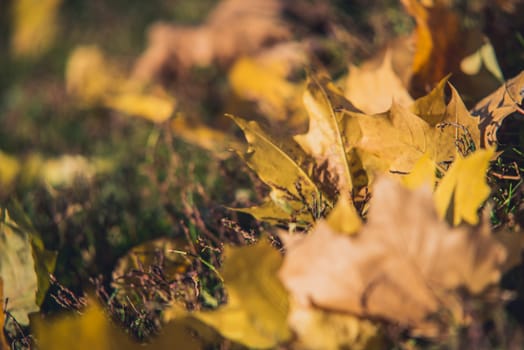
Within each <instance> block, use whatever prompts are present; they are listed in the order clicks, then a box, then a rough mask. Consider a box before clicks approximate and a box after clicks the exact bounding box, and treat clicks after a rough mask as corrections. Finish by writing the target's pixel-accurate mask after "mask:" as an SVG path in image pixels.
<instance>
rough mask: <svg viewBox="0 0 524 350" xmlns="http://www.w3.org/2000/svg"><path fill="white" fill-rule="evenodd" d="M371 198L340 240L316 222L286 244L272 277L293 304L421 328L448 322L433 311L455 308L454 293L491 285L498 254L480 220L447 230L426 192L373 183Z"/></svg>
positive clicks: (385, 180) (502, 256)
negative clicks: (363, 215)
mask: <svg viewBox="0 0 524 350" xmlns="http://www.w3.org/2000/svg"><path fill="white" fill-rule="evenodd" d="M373 193H374V196H373V197H372V199H371V203H370V210H369V214H368V222H367V223H366V225H364V227H363V228H362V230H361V232H360V233H359V234H358V235H355V236H346V235H341V234H340V233H338V232H336V231H334V230H333V229H332V228H331V227H330V226H329V225H328V224H327V223H326V222H325V221H322V220H320V221H319V222H318V223H317V225H316V226H315V227H314V228H313V229H312V231H311V232H310V233H309V234H308V235H307V236H306V237H305V238H304V239H303V240H302V241H299V242H298V243H295V244H294V245H292V246H288V247H286V248H287V254H286V256H285V258H284V263H283V265H282V268H281V269H280V272H279V276H280V278H281V280H282V282H283V283H284V285H285V286H286V288H287V289H288V291H289V293H290V295H291V296H292V297H293V298H295V299H296V300H297V302H299V303H300V304H301V305H305V306H308V305H314V306H315V307H317V308H321V309H324V310H332V311H337V312H346V313H351V314H353V315H357V316H360V317H366V318H369V317H373V318H375V317H378V318H382V319H385V320H388V321H390V322H393V323H399V324H401V325H403V326H408V327H414V328H422V329H423V328H424V326H426V325H427V324H432V322H437V324H438V321H437V320H439V321H441V322H444V324H449V323H447V322H449V320H448V321H446V320H445V319H439V317H443V315H445V313H444V314H441V313H440V314H438V315H440V316H438V315H437V314H436V312H437V311H439V310H441V309H448V308H451V309H454V308H457V307H460V305H461V304H459V303H457V302H456V298H454V297H453V295H454V293H455V292H458V290H459V289H460V288H465V289H467V290H469V291H470V292H471V293H474V294H475V293H479V292H481V291H482V290H484V289H485V288H486V287H487V286H489V285H491V284H494V283H497V282H498V280H499V278H500V275H501V271H500V268H501V266H502V264H503V263H504V261H505V258H506V252H505V250H504V248H503V247H502V246H501V245H500V244H499V243H497V242H496V240H495V239H494V238H493V237H491V234H490V232H489V231H490V230H489V225H488V224H487V223H483V225H481V226H480V228H479V227H469V226H468V227H466V226H462V227H460V228H450V227H449V226H448V225H447V224H446V223H445V222H444V221H441V220H439V218H438V215H437V212H436V210H435V209H434V208H433V198H432V193H431V190H430V189H429V188H428V187H424V188H421V189H418V190H416V191H411V190H408V189H406V188H404V187H402V186H401V185H400V184H399V183H397V182H396V181H395V180H393V179H389V178H381V179H379V180H377V182H376V184H375V186H374V189H373ZM334 257H336V263H334V261H333V259H334ZM451 311H452V313H453V314H460V312H457V311H456V310H451ZM430 316H431V317H430ZM455 321H457V320H455Z"/></svg>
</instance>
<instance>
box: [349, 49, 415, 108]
mask: <svg viewBox="0 0 524 350" xmlns="http://www.w3.org/2000/svg"><path fill="white" fill-rule="evenodd" d="M344 94H345V96H346V98H347V99H348V100H349V101H351V103H353V104H354V105H355V106H356V107H357V108H359V109H360V110H362V111H363V112H364V113H367V114H376V113H382V112H385V111H387V110H388V109H389V108H390V107H391V103H392V101H393V100H394V101H395V102H397V103H398V104H401V105H403V106H409V105H410V104H411V103H412V102H413V99H412V98H411V96H410V95H409V93H408V91H407V90H406V88H405V86H404V84H403V83H402V81H401V80H400V78H399V77H398V76H397V74H396V73H395V72H394V71H393V62H392V54H391V52H390V51H389V50H388V51H386V54H385V55H384V57H383V58H382V61H381V63H380V64H378V65H377V62H375V60H371V61H368V62H366V63H364V64H363V65H362V66H360V67H356V66H353V65H351V66H350V67H349V75H348V78H347V80H346V86H345V91H344Z"/></svg>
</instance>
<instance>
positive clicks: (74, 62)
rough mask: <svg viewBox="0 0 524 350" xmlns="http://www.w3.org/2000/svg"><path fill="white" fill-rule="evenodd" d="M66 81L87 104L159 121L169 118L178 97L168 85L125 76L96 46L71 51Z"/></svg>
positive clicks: (68, 87)
mask: <svg viewBox="0 0 524 350" xmlns="http://www.w3.org/2000/svg"><path fill="white" fill-rule="evenodd" d="M66 84H67V90H68V92H69V93H70V94H72V95H74V96H76V97H77V98H79V99H80V101H82V102H83V103H85V104H87V105H102V106H105V107H107V108H111V109H114V110H117V111H120V112H122V113H124V114H127V115H131V116H139V117H142V118H145V119H148V120H150V121H152V122H155V123H162V122H164V121H166V120H167V119H169V118H170V117H171V116H172V115H173V113H174V110H175V105H176V101H175V99H174V98H173V97H171V96H169V95H168V94H167V92H166V91H164V89H162V88H161V87H160V86H153V87H146V86H145V85H144V84H142V83H140V82H138V81H134V80H132V79H127V78H125V77H124V74H123V73H122V72H120V71H119V70H118V69H117V68H116V66H115V65H114V64H112V63H111V62H108V60H107V59H106V57H105V56H104V54H103V52H102V51H101V50H100V49H99V48H98V47H96V46H79V47H77V48H76V49H75V50H74V51H73V52H72V53H71V55H70V57H69V60H68V62H67V68H66Z"/></svg>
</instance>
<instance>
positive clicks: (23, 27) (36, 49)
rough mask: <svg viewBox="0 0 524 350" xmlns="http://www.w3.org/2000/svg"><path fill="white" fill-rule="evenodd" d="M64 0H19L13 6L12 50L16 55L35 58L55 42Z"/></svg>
mask: <svg viewBox="0 0 524 350" xmlns="http://www.w3.org/2000/svg"><path fill="white" fill-rule="evenodd" d="M61 3H62V0H17V1H15V2H13V3H12V6H13V34H12V38H11V51H12V53H13V55H14V56H15V57H30V58H35V57H38V56H40V55H42V54H43V53H44V52H45V51H47V50H48V49H49V47H50V46H51V44H52V43H53V41H54V39H55V36H56V32H57V29H58V10H59V7H60V4H61Z"/></svg>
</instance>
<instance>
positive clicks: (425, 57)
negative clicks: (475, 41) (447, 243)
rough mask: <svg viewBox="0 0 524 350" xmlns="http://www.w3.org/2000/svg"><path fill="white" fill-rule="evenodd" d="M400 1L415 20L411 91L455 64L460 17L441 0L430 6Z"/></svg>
mask: <svg viewBox="0 0 524 350" xmlns="http://www.w3.org/2000/svg"><path fill="white" fill-rule="evenodd" d="M402 4H403V5H404V7H405V8H406V10H407V11H408V13H409V14H410V15H411V16H413V18H414V19H415V21H416V24H417V26H416V29H415V32H414V36H415V38H416V41H415V42H416V44H415V45H416V50H415V55H414V58H413V66H412V69H413V72H414V77H413V80H412V84H414V85H415V86H414V87H413V88H414V90H415V91H419V92H423V91H425V88H426V86H428V85H429V86H433V85H434V84H436V83H438V82H439V81H440V80H441V79H442V78H443V77H444V76H446V75H447V74H449V73H450V72H453V71H455V67H458V66H459V64H460V59H461V57H460V56H458V55H457V53H458V52H460V50H459V49H460V43H459V41H460V21H459V18H458V16H457V15H456V14H455V13H454V12H453V11H452V10H451V9H450V8H449V7H448V6H446V5H445V4H443V3H442V2H441V1H436V2H435V4H433V5H434V6H432V7H426V6H424V5H423V4H422V3H421V2H420V1H419V0H402Z"/></svg>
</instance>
